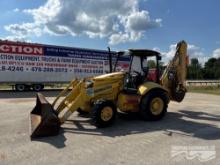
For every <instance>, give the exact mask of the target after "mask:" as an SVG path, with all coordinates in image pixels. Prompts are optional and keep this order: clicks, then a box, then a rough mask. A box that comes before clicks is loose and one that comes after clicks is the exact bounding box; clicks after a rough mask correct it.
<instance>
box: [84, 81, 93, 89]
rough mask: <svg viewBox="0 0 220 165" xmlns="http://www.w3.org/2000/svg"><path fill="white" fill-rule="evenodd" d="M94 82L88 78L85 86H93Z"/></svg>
mask: <svg viewBox="0 0 220 165" xmlns="http://www.w3.org/2000/svg"><path fill="white" fill-rule="evenodd" d="M93 84H94V82H93V81H92V80H87V81H86V82H85V88H92V87H93Z"/></svg>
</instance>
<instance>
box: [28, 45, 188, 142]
mask: <svg viewBox="0 0 220 165" xmlns="http://www.w3.org/2000/svg"><path fill="white" fill-rule="evenodd" d="M126 55H128V56H130V65H129V70H128V71H127V72H126V71H121V72H116V71H115V68H116V67H114V70H113V72H112V73H108V74H104V75H100V76H96V77H91V78H84V79H81V80H77V79H75V80H73V81H72V82H71V83H70V84H69V85H68V86H67V87H66V89H64V90H63V91H62V92H61V93H60V94H59V95H58V96H57V98H56V99H55V100H54V102H53V103H52V104H50V103H49V102H48V101H47V100H46V99H45V97H44V96H43V95H42V94H40V93H38V94H37V103H36V106H35V108H34V109H33V110H32V111H31V114H30V117H31V138H34V137H40V136H51V135H57V134H58V133H59V128H60V126H61V124H63V123H64V122H65V121H66V120H67V119H68V118H69V117H70V115H71V114H72V113H73V112H75V111H79V112H89V113H91V114H92V115H91V116H92V118H93V120H94V123H95V125H96V126H97V127H107V126H110V125H111V124H112V123H113V122H114V120H115V118H116V114H117V111H122V112H138V113H139V114H140V116H141V117H142V118H143V119H144V120H159V119H161V118H163V117H164V115H165V114H166V112H167V107H168V103H169V102H170V100H172V101H177V102H181V101H182V100H183V98H184V96H185V93H186V87H185V79H186V67H187V44H186V42H185V41H181V42H179V43H178V44H177V46H176V53H175V55H174V58H173V59H172V60H171V62H170V63H169V64H168V65H167V67H166V69H165V70H164V72H163V74H162V76H160V72H159V70H160V69H159V68H160V66H159V63H160V60H161V55H160V53H158V52H156V51H153V50H145V49H130V50H129V51H124V52H118V55H117V56H118V57H120V56H126ZM152 57H154V58H156V69H157V71H156V74H157V76H156V77H157V78H156V80H155V81H149V80H147V79H146V77H147V75H148V72H149V68H148V67H147V66H145V63H146V61H147V60H148V59H149V58H150V59H151V58H152ZM134 58H137V59H139V61H140V63H139V65H138V66H140V70H139V71H137V70H134V69H133V68H132V64H133V62H134ZM117 59H118V58H117ZM117 59H116V60H115V66H116V65H117ZM110 61H112V60H110ZM110 65H111V64H110ZM111 68H112V67H111ZM70 89H71V90H70ZM64 96H65V97H64Z"/></svg>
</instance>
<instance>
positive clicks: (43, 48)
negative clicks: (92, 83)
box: [0, 40, 130, 91]
mask: <svg viewBox="0 0 220 165" xmlns="http://www.w3.org/2000/svg"><path fill="white" fill-rule="evenodd" d="M111 55H112V57H113V59H116V52H111ZM108 59H109V51H108V50H96V49H85V48H75V47H63V46H53V45H43V44H32V43H23V42H12V41H3V40H0V83H7V84H10V85H13V86H15V89H16V90H18V91H24V90H25V89H33V90H35V91H40V90H42V89H43V88H44V85H45V84H53V83H67V82H69V81H71V80H72V79H74V78H83V77H88V76H95V75H100V74H103V73H106V72H108V71H109V60H108ZM129 61H130V60H129V58H128V57H120V58H119V62H118V64H119V65H118V66H117V70H120V69H124V70H126V69H128V63H129Z"/></svg>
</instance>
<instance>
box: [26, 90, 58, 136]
mask: <svg viewBox="0 0 220 165" xmlns="http://www.w3.org/2000/svg"><path fill="white" fill-rule="evenodd" d="M30 120H31V135H30V136H31V138H34V137H43V136H54V135H57V134H58V133H59V128H60V120H59V118H58V114H57V113H56V111H54V109H53V107H52V105H51V104H50V103H48V101H47V100H46V99H45V97H44V96H43V95H42V94H41V93H38V94H37V103H36V106H35V107H34V109H33V110H32V111H31V114H30Z"/></svg>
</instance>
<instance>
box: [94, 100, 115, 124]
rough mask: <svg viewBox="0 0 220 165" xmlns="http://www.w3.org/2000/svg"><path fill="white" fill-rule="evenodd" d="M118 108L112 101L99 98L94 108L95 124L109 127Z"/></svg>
mask: <svg viewBox="0 0 220 165" xmlns="http://www.w3.org/2000/svg"><path fill="white" fill-rule="evenodd" d="M116 113H117V108H116V106H115V105H114V103H113V102H112V101H108V100H99V101H97V102H96V103H95V105H94V107H93V109H92V118H93V121H94V124H95V125H96V126H97V127H99V128H102V127H108V126H110V125H112V124H113V122H114V121H115V117H116Z"/></svg>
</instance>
